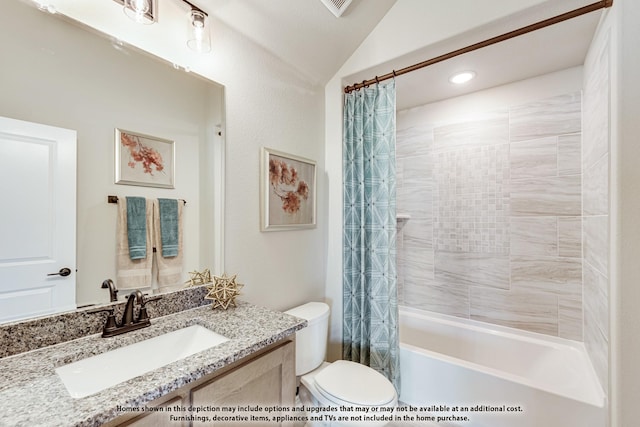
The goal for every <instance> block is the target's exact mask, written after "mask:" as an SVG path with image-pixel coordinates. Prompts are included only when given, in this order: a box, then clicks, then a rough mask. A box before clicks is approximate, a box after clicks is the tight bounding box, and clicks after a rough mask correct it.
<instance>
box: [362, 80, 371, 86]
mask: <svg viewBox="0 0 640 427" xmlns="http://www.w3.org/2000/svg"><path fill="white" fill-rule="evenodd" d="M362 87H364V88H367V87H369V85H368V84H367V80H366V79H365V80H363V81H362Z"/></svg>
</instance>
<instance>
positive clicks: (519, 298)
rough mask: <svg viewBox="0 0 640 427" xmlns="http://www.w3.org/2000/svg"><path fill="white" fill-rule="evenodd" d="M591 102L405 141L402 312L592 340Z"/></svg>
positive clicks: (575, 101) (513, 109)
mask: <svg viewBox="0 0 640 427" xmlns="http://www.w3.org/2000/svg"><path fill="white" fill-rule="evenodd" d="M581 101H582V100H581V93H580V92H574V93H568V94H565V95H561V96H555V97H552V98H547V99H542V100H539V101H536V102H531V103H527V104H524V105H517V106H510V107H504V108H502V109H498V110H494V111H491V112H488V113H483V114H481V115H476V116H475V117H474V118H473V119H472V120H466V121H464V122H456V123H453V124H447V125H442V126H422V127H421V126H414V127H411V128H407V129H401V130H398V134H397V148H396V149H397V171H398V172H397V173H398V177H397V178H398V200H397V210H398V213H399V214H406V215H407V216H409V218H408V219H400V220H399V221H398V283H399V289H400V295H399V296H400V302H401V304H404V305H408V306H412V307H416V308H421V309H426V310H430V311H435V312H439V313H443V314H450V315H454V316H459V317H464V318H471V319H475V320H480V321H485V322H490V323H496V324H501V325H506V326H511V327H516V328H521V329H525V330H530V331H535V332H541V333H545V334H549V335H554V336H560V337H564V338H569V339H575V340H582V335H583V330H582V243H581V242H582V236H581V232H582V218H581V215H582V194H581V182H582V176H581V169H582V168H581V162H580V158H581V154H580V153H581V133H580V132H581V116H582V111H581Z"/></svg>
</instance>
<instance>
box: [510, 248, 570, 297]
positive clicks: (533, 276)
mask: <svg viewBox="0 0 640 427" xmlns="http://www.w3.org/2000/svg"><path fill="white" fill-rule="evenodd" d="M581 286H582V260H581V259H580V258H555V257H512V258H511V287H512V289H518V288H519V289H528V290H539V291H545V292H549V293H553V294H556V295H567V294H571V293H575V290H576V289H578V288H580V287H581Z"/></svg>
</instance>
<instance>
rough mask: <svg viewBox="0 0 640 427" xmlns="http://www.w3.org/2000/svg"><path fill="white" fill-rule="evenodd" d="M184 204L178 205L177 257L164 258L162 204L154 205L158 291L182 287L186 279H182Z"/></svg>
mask: <svg viewBox="0 0 640 427" xmlns="http://www.w3.org/2000/svg"><path fill="white" fill-rule="evenodd" d="M182 208H183V206H182V203H177V210H178V214H177V218H178V251H177V254H176V256H172V257H165V256H163V253H164V252H163V247H162V237H161V230H160V203H158V202H157V201H155V202H154V203H153V228H154V233H153V236H154V242H155V247H156V255H157V256H156V265H157V267H158V280H157V286H158V289H157V290H158V291H161V292H163V291H166V290H169V289H170V288H178V287H182V285H183V282H184V278H183V277H182V259H183V256H182V253H183V241H182V236H183V233H182Z"/></svg>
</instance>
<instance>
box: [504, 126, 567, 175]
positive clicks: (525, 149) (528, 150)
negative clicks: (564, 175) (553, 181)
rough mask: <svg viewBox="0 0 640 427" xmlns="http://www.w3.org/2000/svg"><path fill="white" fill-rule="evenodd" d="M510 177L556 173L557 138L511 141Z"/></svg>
mask: <svg viewBox="0 0 640 427" xmlns="http://www.w3.org/2000/svg"><path fill="white" fill-rule="evenodd" d="M509 149H510V153H509V156H510V162H509V164H510V166H511V179H514V178H535V177H548V176H556V175H558V138H557V137H555V136H553V137H549V138H543V139H538V140H534V141H523V142H516V143H511V146H510V147H509Z"/></svg>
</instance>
